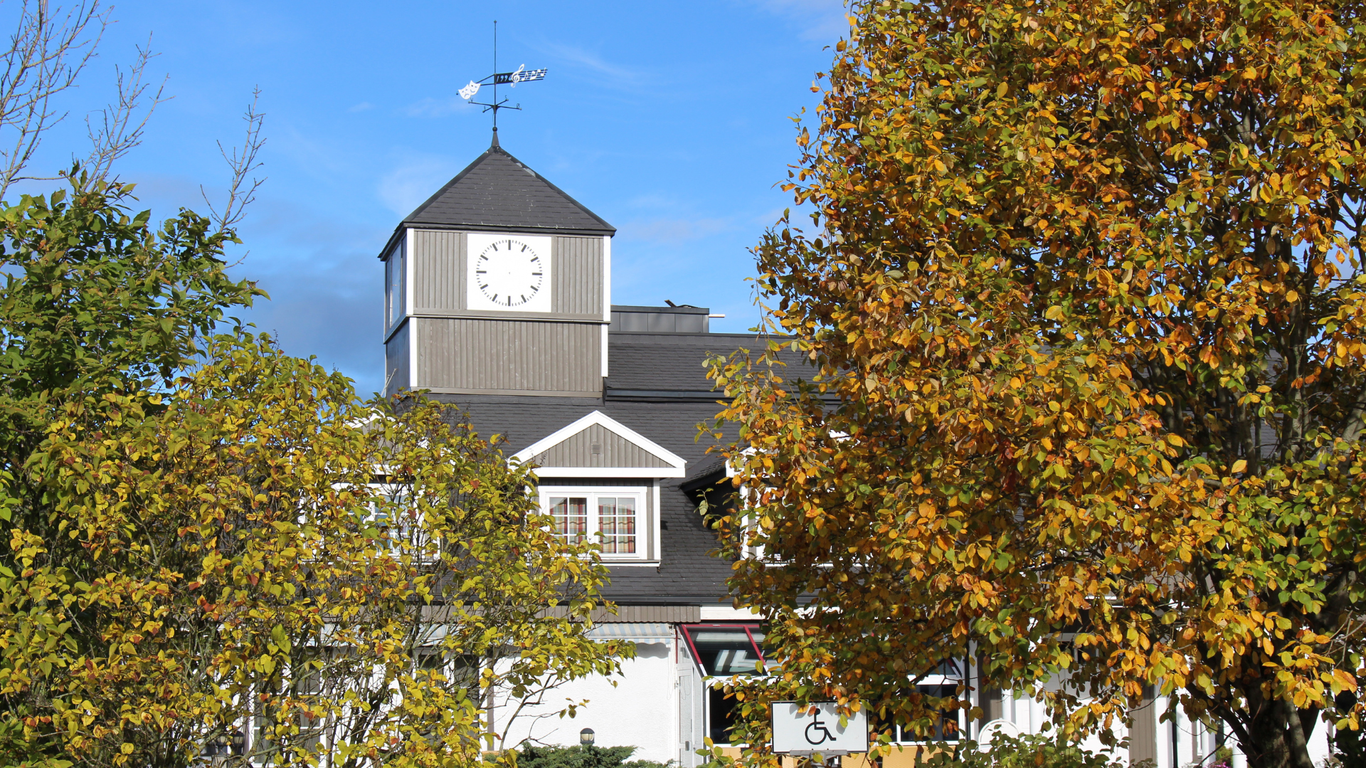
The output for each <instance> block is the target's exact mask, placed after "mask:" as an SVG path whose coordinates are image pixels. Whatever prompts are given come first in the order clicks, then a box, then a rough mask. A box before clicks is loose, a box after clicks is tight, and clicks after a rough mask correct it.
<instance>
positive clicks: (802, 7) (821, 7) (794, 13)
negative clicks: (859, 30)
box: [754, 0, 849, 43]
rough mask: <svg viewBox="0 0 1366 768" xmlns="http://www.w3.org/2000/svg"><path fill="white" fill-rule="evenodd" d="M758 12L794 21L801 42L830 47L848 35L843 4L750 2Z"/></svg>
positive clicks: (824, 0) (832, 0) (829, 0)
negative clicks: (800, 31)
mask: <svg viewBox="0 0 1366 768" xmlns="http://www.w3.org/2000/svg"><path fill="white" fill-rule="evenodd" d="M754 2H755V3H756V4H757V5H758V6H759V7H761V8H763V9H765V10H767V11H768V12H770V13H773V14H775V15H778V16H784V17H787V18H789V19H791V20H792V21H794V22H795V23H796V24H797V25H798V26H799V27H801V28H802V33H801V37H802V39H804V40H814V41H817V42H829V43H833V42H835V41H836V40H838V39H840V38H841V37H844V36H846V35H848V33H849V22H848V21H847V20H846V18H845V17H846V16H847V14H848V12H849V9H848V8H846V7H845V4H844V2H843V0H754Z"/></svg>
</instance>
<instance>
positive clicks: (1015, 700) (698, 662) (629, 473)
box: [380, 134, 1327, 768]
mask: <svg viewBox="0 0 1366 768" xmlns="http://www.w3.org/2000/svg"><path fill="white" fill-rule="evenodd" d="M614 233H615V230H614V229H613V228H612V226H611V225H609V224H608V223H607V222H606V221H604V220H603V219H602V218H601V217H599V216H597V215H596V214H594V213H593V212H592V211H590V210H589V209H588V208H586V207H585V206H583V205H582V204H580V203H579V202H577V201H576V200H574V199H573V198H571V197H570V196H569V195H567V194H565V193H564V192H563V191H561V190H560V189H558V188H557V187H555V186H554V185H553V184H551V183H550V182H549V181H547V180H546V179H544V178H543V177H541V176H540V175H539V174H538V173H536V172H535V171H534V170H532V169H531V168H529V167H527V166H526V165H525V164H523V163H521V162H520V161H518V160H517V159H516V158H515V157H513V156H512V155H511V154H509V153H508V152H506V151H505V150H503V149H502V148H501V147H500V146H499V145H498V142H497V136H496V134H495V138H494V142H493V145H492V146H491V147H489V149H488V150H487V151H486V152H484V153H483V154H482V155H480V156H479V157H478V158H477V159H475V160H474V162H473V163H471V164H470V165H469V167H467V168H466V169H465V170H464V171H462V172H461V173H460V174H459V175H458V176H456V177H455V178H454V179H452V180H451V181H450V182H449V183H448V184H446V185H445V186H444V187H442V188H441V189H440V190H438V191H437V192H436V193H435V194H434V195H432V197H431V198H430V199H428V200H427V201H426V202H425V203H423V204H422V205H421V206H419V207H418V208H417V210H415V211H414V212H413V213H412V214H411V215H409V216H408V217H407V218H405V219H404V220H403V221H402V222H400V223H399V224H398V226H397V227H396V228H395V231H394V234H393V236H392V237H391V238H390V239H389V241H388V243H387V244H386V245H385V247H384V249H383V251H382V252H381V254H380V258H381V260H382V261H383V264H384V270H385V313H384V317H385V322H384V339H385V361H386V362H385V378H386V383H385V388H386V394H394V393H397V392H399V391H401V390H404V389H421V390H427V391H428V392H429V393H431V396H432V397H433V398H435V399H438V400H441V401H444V402H447V403H450V404H452V405H456V406H458V407H459V408H460V409H461V410H462V411H463V413H464V415H465V417H466V418H468V419H469V420H470V422H471V423H472V425H473V426H474V428H475V429H476V430H477V431H478V433H479V434H480V435H481V436H482V437H484V438H486V439H493V440H495V441H497V442H499V443H500V444H501V445H502V447H503V449H504V450H505V452H506V453H507V454H509V455H511V456H513V457H514V458H515V460H517V461H522V462H534V463H535V465H536V466H537V467H538V469H537V470H536V473H537V476H538V478H539V483H540V486H539V493H540V501H541V505H542V509H543V510H544V511H545V512H546V513H547V514H548V515H550V516H552V517H553V519H554V520H555V524H556V526H557V530H558V532H559V533H560V534H561V535H564V536H570V537H578V536H589V537H594V538H597V539H599V540H600V541H601V542H602V547H603V554H602V558H603V561H604V563H605V564H607V565H608V567H609V571H610V574H611V583H610V585H609V586H608V588H607V589H606V590H605V596H606V597H607V598H609V599H611V600H612V601H614V602H615V603H616V604H617V605H618V606H619V610H618V613H617V614H616V615H615V616H603V617H602V621H601V623H600V624H598V626H597V627H596V628H595V629H594V630H593V632H595V633H596V634H597V635H599V636H602V637H616V638H622V639H628V640H632V641H634V642H635V643H636V647H637V649H638V653H637V656H636V658H635V659H633V660H631V661H628V662H626V663H625V664H624V668H623V672H624V675H623V676H622V677H621V678H620V679H619V680H618V683H617V684H616V685H615V686H614V685H613V684H611V682H609V681H607V680H604V679H592V678H590V679H586V680H580V681H575V682H573V683H571V684H569V685H566V686H563V687H561V688H559V689H557V690H556V691H555V692H553V693H552V696H553V697H555V698H554V700H550V701H547V702H546V705H547V709H554V710H557V709H559V708H560V706H561V703H562V701H563V700H570V701H581V700H588V701H589V702H590V703H589V704H588V705H587V706H586V707H583V708H581V709H580V710H579V713H578V716H577V717H575V718H574V719H559V718H546V717H537V716H536V715H537V714H538V713H537V712H535V711H523V712H521V713H520V715H519V717H520V721H519V722H518V723H517V724H514V725H513V728H512V733H513V734H515V735H514V737H513V738H512V739H510V742H511V743H517V742H519V741H521V739H523V738H527V739H532V740H534V741H536V742H539V743H547V744H565V745H569V744H576V743H578V740H579V731H580V729H582V728H592V729H593V730H594V731H595V734H596V739H597V743H598V744H599V745H603V746H618V745H631V746H635V747H637V748H638V751H637V753H636V757H637V758H642V759H649V760H656V761H660V762H667V761H671V760H672V761H675V762H676V763H678V764H679V765H680V766H685V767H690V766H696V765H698V764H700V762H701V759H700V758H699V757H698V756H697V754H696V750H698V749H700V748H702V746H703V742H704V740H705V739H707V738H711V739H712V740H713V741H714V742H715V743H717V744H725V743H727V736H726V725H727V723H728V722H729V717H730V705H729V702H728V701H726V700H725V699H724V697H722V696H721V694H720V692H719V691H716V690H714V689H713V688H712V685H711V683H712V682H713V681H715V680H719V679H724V678H728V677H730V676H731V675H733V674H744V673H749V672H753V670H754V667H755V662H756V661H757V660H758V659H759V658H760V654H761V653H762V650H761V649H762V640H763V627H762V625H761V624H760V623H758V622H757V621H756V620H755V619H754V617H753V616H751V615H748V614H744V613H741V612H739V611H736V610H734V609H733V608H731V607H730V605H729V602H728V601H727V599H726V588H725V579H726V578H727V576H728V575H729V573H730V567H729V564H728V563H726V562H724V561H722V560H720V559H718V558H716V557H714V556H712V554H711V552H712V551H713V550H714V549H716V546H717V543H716V539H715V534H714V533H713V532H712V531H711V530H710V529H709V528H708V527H707V525H706V523H705V521H704V519H703V516H702V515H701V514H699V511H698V507H699V502H700V501H701V500H702V498H703V497H704V496H705V495H707V494H708V492H709V490H711V489H714V488H716V487H717V484H718V483H721V482H723V481H725V479H726V468H725V465H724V463H723V462H722V461H721V460H720V459H719V458H718V456H717V454H715V453H709V452H708V449H709V448H711V447H712V446H713V443H712V442H711V441H710V439H709V438H703V439H699V429H698V425H699V424H702V423H704V422H709V421H711V420H712V419H714V417H715V415H716V412H717V410H718V407H717V405H716V401H717V398H718V395H717V393H716V392H714V391H713V390H712V387H711V383H710V382H709V381H708V380H707V378H706V376H705V374H704V368H703V363H704V360H705V359H706V358H707V357H708V356H709V355H715V354H722V355H724V354H728V353H730V352H731V351H733V350H734V349H736V348H737V347H740V346H748V345H752V344H753V343H754V341H755V339H754V337H753V336H749V335H729V334H713V333H710V332H709V327H708V326H709V322H708V321H709V314H708V311H707V310H706V309H704V308H698V307H690V306H677V307H675V306H668V307H641V306H633V305H614V304H613V303H612V300H613V296H612V284H611V267H612V236H613V235H614ZM944 672H945V674H944V675H942V676H941V679H936V680H927V681H926V683H927V684H933V685H956V684H957V683H958V682H959V678H960V677H961V676H963V675H966V676H968V677H969V678H970V677H971V675H972V669H971V668H970V667H969V666H967V665H964V668H963V669H961V670H944ZM969 683H972V681H971V680H969ZM970 687H971V689H972V690H974V691H976V690H977V689H978V688H979V686H977V685H975V684H972V685H971V686H970ZM974 696H976V694H974ZM974 704H977V705H980V706H981V708H982V709H983V711H985V712H986V719H985V720H983V721H981V722H977V723H969V722H965V721H964V722H960V723H959V724H958V725H959V729H958V732H959V733H960V734H964V735H968V736H976V735H977V733H978V732H979V731H980V728H981V727H982V725H983V724H984V723H985V722H987V721H1000V722H1002V723H1005V724H1006V726H1005V727H1008V728H1014V729H1018V730H1022V731H1035V730H1038V729H1039V728H1040V727H1041V726H1042V723H1043V709H1042V705H1041V704H1039V703H1038V702H1035V701H1033V700H1031V699H1029V698H1026V697H1022V696H1018V695H1014V694H1011V693H1010V692H1005V693H1004V694H1003V693H1001V692H985V693H984V694H983V695H982V697H981V699H980V700H974ZM1166 709H1167V702H1166V701H1165V700H1163V699H1160V698H1159V699H1158V700H1156V701H1152V702H1150V703H1149V704H1147V705H1146V706H1145V707H1144V708H1142V709H1140V710H1139V711H1138V712H1136V713H1135V719H1134V727H1133V732H1132V733H1131V734H1119V735H1121V736H1128V737H1130V745H1131V746H1130V752H1129V754H1128V755H1127V757H1129V758H1131V759H1132V760H1133V761H1135V762H1137V761H1140V760H1152V761H1153V763H1154V764H1155V768H1179V767H1180V766H1187V765H1192V764H1200V763H1212V756H1213V754H1214V750H1215V748H1216V747H1217V746H1218V745H1219V744H1220V743H1221V741H1222V737H1221V736H1220V734H1218V733H1214V732H1210V731H1208V730H1207V729H1204V728H1202V727H1200V726H1199V725H1198V724H1192V723H1189V722H1187V721H1184V720H1183V719H1182V718H1180V717H1177V718H1175V719H1173V720H1169V721H1167V720H1160V719H1159V717H1158V716H1159V714H1160V713H1162V712H1164V711H1166ZM495 714H496V716H497V717H498V718H500V724H499V730H502V728H503V727H505V726H506V724H507V718H508V717H509V716H510V715H511V713H509V712H496V713H495ZM1323 731H1324V729H1322V728H1321V729H1318V730H1317V732H1316V738H1315V742H1316V743H1315V747H1314V748H1315V752H1316V759H1321V758H1324V757H1326V756H1327V742H1326V738H1325V737H1324V735H1323ZM1230 744H1231V742H1230ZM913 758H914V752H913V751H912V750H907V751H906V752H904V753H902V755H901V756H897V755H893V756H892V757H889V758H887V761H884V765H886V766H887V768H895V766H896V765H897V764H898V763H905V764H907V765H909V764H911V763H912V762H913ZM855 762H857V761H855ZM1237 762H1238V761H1237V759H1236V758H1235V765H1236V763H1237Z"/></svg>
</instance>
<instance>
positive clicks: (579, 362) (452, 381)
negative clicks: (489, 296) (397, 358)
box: [417, 317, 602, 396]
mask: <svg viewBox="0 0 1366 768" xmlns="http://www.w3.org/2000/svg"><path fill="white" fill-rule="evenodd" d="M420 322H421V324H422V327H421V329H420V330H419V332H418V335H417V384H418V388H420V389H431V390H433V391H436V392H442V391H459V392H472V393H476V394H478V393H496V392H519V393H523V394H532V393H535V394H542V393H543V394H565V393H576V394H585V395H588V396H596V395H598V394H600V393H601V392H602V370H601V368H600V365H599V362H598V361H599V360H601V357H600V355H601V354H602V350H601V349H600V347H601V346H602V330H601V328H602V326H601V325H599V324H594V323H546V322H534V321H524V320H523V321H518V320H472V319H457V318H444V317H433V318H423V319H422V320H421V321H420Z"/></svg>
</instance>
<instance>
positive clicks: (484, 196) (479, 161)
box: [399, 144, 616, 234]
mask: <svg viewBox="0 0 1366 768" xmlns="http://www.w3.org/2000/svg"><path fill="white" fill-rule="evenodd" d="M404 226H429V227H450V228H460V229H473V230H515V231H518V232H547V233H559V234H611V233H613V232H616V229H615V228H614V227H613V226H612V225H611V224H608V223H607V222H605V221H603V220H602V219H601V218H600V217H599V216H598V215H597V214H595V213H593V212H592V211H590V210H588V209H587V208H585V207H584V206H583V205H582V204H581V203H579V201H577V200H575V199H574V198H572V197H570V196H569V195H567V194H565V193H564V192H563V191H561V190H560V188H559V187H556V186H555V185H554V184H551V183H550V182H549V181H546V180H545V179H544V178H543V177H542V176H541V175H540V174H539V173H536V172H535V171H533V170H531V169H530V168H528V167H527V166H526V165H524V164H523V163H522V162H521V161H520V160H518V159H517V158H515V157H513V156H512V155H510V154H508V153H507V152H506V151H504V150H503V148H502V147H499V146H498V145H497V144H495V145H494V146H492V147H489V149H488V151H487V152H485V153H484V154H482V155H480V156H479V157H478V158H476V159H475V161H474V162H472V163H470V164H469V166H468V167H467V168H465V170H463V171H461V172H460V174H459V175H458V176H456V177H455V178H453V179H451V180H450V182H448V183H447V184H446V186H444V187H442V188H441V189H440V190H439V191H438V192H437V193H436V194H434V195H432V196H431V197H430V198H428V200H427V202H425V203H423V204H422V205H419V206H418V207H417V210H415V211H413V212H412V213H410V214H408V217H407V218H406V219H404V220H403V223H402V224H400V225H399V228H400V229H401V228H402V227H404Z"/></svg>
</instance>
